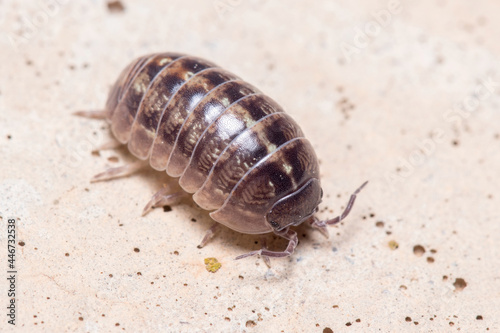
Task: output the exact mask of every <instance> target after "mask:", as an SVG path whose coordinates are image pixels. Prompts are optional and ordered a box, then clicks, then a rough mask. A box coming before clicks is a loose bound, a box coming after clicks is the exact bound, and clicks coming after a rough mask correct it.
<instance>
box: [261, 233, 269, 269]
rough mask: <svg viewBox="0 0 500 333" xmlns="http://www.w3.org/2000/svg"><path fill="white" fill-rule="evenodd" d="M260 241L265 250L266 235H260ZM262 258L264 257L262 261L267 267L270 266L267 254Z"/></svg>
mask: <svg viewBox="0 0 500 333" xmlns="http://www.w3.org/2000/svg"><path fill="white" fill-rule="evenodd" d="M260 243H261V244H262V249H263V250H267V241H266V237H264V236H262V237H261V238H260ZM262 259H264V263H265V264H266V265H267V267H269V268H271V259H269V257H267V256H263V257H262Z"/></svg>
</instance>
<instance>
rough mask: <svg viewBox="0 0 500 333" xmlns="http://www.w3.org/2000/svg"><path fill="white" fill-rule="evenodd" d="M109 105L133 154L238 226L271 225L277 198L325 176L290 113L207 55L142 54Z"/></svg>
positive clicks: (253, 229)
mask: <svg viewBox="0 0 500 333" xmlns="http://www.w3.org/2000/svg"><path fill="white" fill-rule="evenodd" d="M106 108H107V109H106V110H107V115H108V121H110V122H111V128H112V131H113V134H114V135H115V137H116V138H117V139H118V140H119V141H120V142H122V143H128V148H129V150H130V152H131V153H132V154H134V155H135V156H137V157H138V158H140V159H149V163H150V165H151V166H152V167H153V168H155V169H157V170H166V171H167V173H168V174H169V175H171V176H173V177H180V179H179V183H180V185H181V187H182V188H183V189H184V190H186V191H187V192H189V193H194V196H193V198H194V200H195V201H196V202H197V203H198V204H199V205H200V206H201V207H202V208H204V209H208V210H215V211H214V212H212V213H211V216H212V217H213V218H214V219H215V220H216V221H218V222H220V223H223V224H225V225H226V226H228V227H230V228H233V229H235V230H237V231H240V232H245V233H264V232H269V231H272V228H271V227H270V226H269V224H268V223H267V221H266V220H265V216H266V213H267V212H268V211H269V209H270V208H271V207H272V206H273V204H274V203H275V202H276V201H278V200H279V199H280V198H282V197H284V196H286V195H288V194H290V193H292V192H294V191H295V190H296V189H298V188H300V187H301V186H303V185H304V184H305V183H306V182H307V181H308V180H310V179H312V178H314V179H319V169H318V162H317V159H316V156H315V154H314V150H313V148H312V146H311V145H310V143H309V141H307V139H305V138H304V137H303V133H302V131H301V129H300V127H299V126H298V125H297V124H296V123H295V122H294V121H293V120H292V118H291V117H290V116H288V115H287V114H286V113H284V111H283V109H282V108H281V107H280V106H279V105H278V104H277V103H276V102H275V101H273V100H272V99H271V98H269V97H267V96H265V95H263V94H262V93H261V92H260V91H259V90H258V89H257V88H255V87H253V86H252V85H250V84H248V83H246V82H244V81H242V80H241V79H239V78H238V77H237V76H236V75H234V74H231V73H229V72H227V71H225V70H223V69H221V68H218V67H217V66H216V65H215V64H213V63H211V62H208V61H205V60H203V59H200V58H195V57H191V56H185V55H182V54H177V53H161V54H153V55H148V56H144V57H141V58H138V59H136V60H135V61H134V62H132V63H131V64H130V65H129V66H127V68H126V69H125V70H124V71H123V72H122V73H121V75H120V76H119V78H118V80H117V81H116V83H115V85H114V87H113V88H112V90H111V92H110V95H109V98H108V102H107V104H106ZM241 221H246V222H245V223H241Z"/></svg>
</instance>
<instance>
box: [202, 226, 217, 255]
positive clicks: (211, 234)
mask: <svg viewBox="0 0 500 333" xmlns="http://www.w3.org/2000/svg"><path fill="white" fill-rule="evenodd" d="M218 229H219V223H217V222H215V223H214V224H212V226H211V227H210V228H209V229H208V230H207V232H206V233H205V236H204V237H203V239H202V240H201V243H200V245H198V248H199V249H201V248H202V247H204V246H205V245H207V243H208V241H209V240H211V239H212V238H214V236H215V232H216V231H217V230H218Z"/></svg>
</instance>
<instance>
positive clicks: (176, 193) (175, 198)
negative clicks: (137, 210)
mask: <svg viewBox="0 0 500 333" xmlns="http://www.w3.org/2000/svg"><path fill="white" fill-rule="evenodd" d="M188 196H189V195H188V194H187V193H186V192H184V191H183V190H181V189H175V190H174V189H172V186H171V185H170V184H167V185H164V186H163V187H162V188H161V189H160V190H159V191H158V192H156V193H155V194H154V195H153V197H151V200H149V202H148V203H147V204H146V206H145V207H144V209H143V210H142V216H144V215H146V214H147V213H149V212H150V211H151V210H152V209H153V208H156V207H163V206H167V205H173V204H176V203H178V202H179V201H181V200H182V199H184V198H187V197H188Z"/></svg>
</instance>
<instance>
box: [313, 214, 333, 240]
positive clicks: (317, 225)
mask: <svg viewBox="0 0 500 333" xmlns="http://www.w3.org/2000/svg"><path fill="white" fill-rule="evenodd" d="M309 224H310V225H311V227H313V228H315V229H318V230H319V232H321V233H322V234H323V236H325V237H326V238H329V237H330V234H329V233H328V228H327V227H326V226H327V224H326V223H325V221H320V220H318V219H317V218H316V217H313V218H312V219H311V220H310V221H309Z"/></svg>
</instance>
